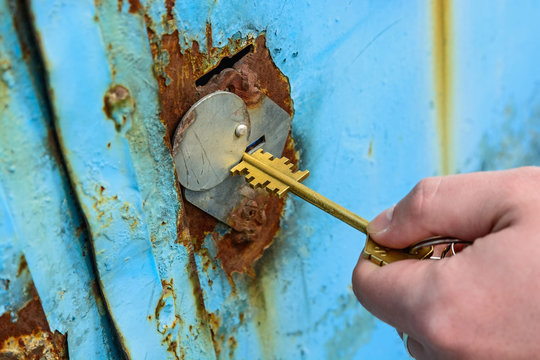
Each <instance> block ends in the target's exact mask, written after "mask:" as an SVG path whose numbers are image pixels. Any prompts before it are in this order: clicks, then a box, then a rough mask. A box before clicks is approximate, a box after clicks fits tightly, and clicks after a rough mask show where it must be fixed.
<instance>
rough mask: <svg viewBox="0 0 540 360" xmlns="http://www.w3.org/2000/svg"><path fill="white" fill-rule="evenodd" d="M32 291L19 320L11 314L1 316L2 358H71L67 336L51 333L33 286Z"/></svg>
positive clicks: (18, 316)
mask: <svg viewBox="0 0 540 360" xmlns="http://www.w3.org/2000/svg"><path fill="white" fill-rule="evenodd" d="M31 291H32V300H30V301H29V302H28V303H27V304H26V305H25V306H24V307H23V308H22V309H20V310H19V311H18V312H17V320H16V321H12V319H11V314H10V313H9V312H8V313H5V314H3V315H2V316H1V317H0V359H35V360H37V359H46V360H49V359H50V360H53V359H54V360H57V359H67V358H68V354H67V339H66V336H65V335H62V334H60V333H59V332H52V331H51V330H50V328H49V324H48V323H47V318H46V317H45V313H44V312H43V308H42V307H41V302H40V300H39V296H38V295H37V292H36V290H35V288H34V287H33V286H32V288H31Z"/></svg>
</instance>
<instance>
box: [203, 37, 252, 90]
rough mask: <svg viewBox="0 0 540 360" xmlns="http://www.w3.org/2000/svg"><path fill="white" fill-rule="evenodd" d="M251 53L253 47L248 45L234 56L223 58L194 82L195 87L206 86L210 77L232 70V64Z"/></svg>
mask: <svg viewBox="0 0 540 360" xmlns="http://www.w3.org/2000/svg"><path fill="white" fill-rule="evenodd" d="M252 52H253V45H248V46H246V47H245V48H243V49H242V50H240V51H239V52H237V53H236V54H234V55H233V56H231V57H224V58H223V59H221V61H220V62H219V64H218V66H216V67H215V68H213V69H212V70H210V71H209V72H207V73H206V74H204V75H203V76H201V77H200V78H198V79H197V80H196V81H195V85H196V86H204V85H206V84H207V83H208V82H209V81H210V79H211V78H212V76H214V75H217V74H219V73H220V72H222V71H223V70H225V69H232V68H233V66H234V64H236V63H237V62H238V61H240V59H242V58H243V57H244V56H246V55H247V54H249V53H252Z"/></svg>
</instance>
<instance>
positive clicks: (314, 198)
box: [230, 149, 433, 266]
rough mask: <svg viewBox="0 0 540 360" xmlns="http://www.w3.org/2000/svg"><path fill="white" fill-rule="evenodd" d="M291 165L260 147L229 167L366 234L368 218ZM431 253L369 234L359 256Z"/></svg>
mask: <svg viewBox="0 0 540 360" xmlns="http://www.w3.org/2000/svg"><path fill="white" fill-rule="evenodd" d="M293 166H294V165H293V164H292V163H291V162H290V161H289V159H287V158H285V157H282V158H276V157H274V156H273V155H272V154H270V153H265V152H263V151H262V149H259V150H257V151H255V152H254V153H253V154H248V153H244V155H243V157H242V161H241V162H240V163H239V164H238V165H236V166H235V167H233V168H232V169H231V170H230V171H231V173H232V174H233V175H245V176H246V181H247V182H248V183H249V185H250V186H251V187H253V188H265V189H266V190H268V191H269V192H271V193H273V194H276V195H277V196H278V197H282V196H283V195H285V194H286V193H287V191H289V190H290V191H291V192H293V193H294V194H296V195H298V196H299V197H301V198H302V199H304V200H306V201H307V202H309V203H311V204H313V205H315V206H317V207H318V208H320V209H322V210H324V211H326V212H327V213H329V214H330V215H332V216H334V217H336V218H338V219H340V220H341V221H344V222H346V223H347V224H349V225H351V226H352V227H354V228H355V229H357V230H360V231H361V232H363V233H364V234H366V235H368V234H367V225H368V223H369V221H367V220H366V219H364V218H362V217H360V216H358V215H356V214H355V213H353V212H351V211H349V210H347V209H345V208H344V207H343V206H340V205H338V204H336V203H335V202H333V201H331V200H329V199H327V198H325V197H324V196H322V195H321V194H319V193H317V192H315V191H313V190H311V189H310V188H308V187H307V186H305V185H303V184H301V183H300V181H302V180H304V179H305V178H306V177H308V175H309V171H307V170H304V171H294V172H293ZM432 253H433V247H432V246H428V247H422V248H420V249H417V250H416V249H415V250H414V251H410V250H409V249H404V250H396V249H390V248H387V247H384V246H380V245H378V244H377V243H375V242H374V241H373V240H371V239H370V237H369V236H368V237H367V241H366V246H365V248H364V250H363V252H362V256H364V257H365V258H367V259H369V260H371V261H372V262H374V263H375V264H377V265H379V266H383V265H386V264H388V263H391V262H393V261H398V260H404V259H425V258H427V257H429V256H430V255H431V254H432Z"/></svg>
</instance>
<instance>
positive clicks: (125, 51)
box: [97, 2, 214, 359]
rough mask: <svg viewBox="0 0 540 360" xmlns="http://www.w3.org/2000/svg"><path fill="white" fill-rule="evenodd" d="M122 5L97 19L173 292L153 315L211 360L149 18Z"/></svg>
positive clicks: (105, 7) (106, 7) (176, 342)
mask: <svg viewBox="0 0 540 360" xmlns="http://www.w3.org/2000/svg"><path fill="white" fill-rule="evenodd" d="M117 7H118V4H117V3H116V2H104V3H102V4H101V5H100V6H98V8H97V14H98V16H99V22H98V23H99V28H100V30H101V34H102V37H103V42H104V44H106V45H107V47H108V50H107V52H106V55H107V61H108V67H109V68H110V72H111V74H112V80H111V81H112V83H113V84H121V85H123V86H125V87H126V88H127V89H128V90H129V92H130V94H131V97H132V99H133V102H134V104H135V109H134V111H133V114H132V117H131V121H132V122H131V128H130V130H129V131H127V132H126V135H125V136H126V139H127V142H128V144H129V151H130V153H131V157H132V161H133V166H134V169H135V176H136V178H137V184H138V186H139V191H140V194H141V198H142V199H143V207H142V209H143V212H144V216H145V220H146V223H147V226H148V232H149V234H150V239H151V242H152V251H153V255H154V258H155V259H156V265H157V268H158V271H159V277H160V279H162V280H163V281H166V282H167V283H168V284H169V285H170V286H171V288H172V292H167V293H165V294H164V296H163V300H164V301H165V304H166V306H164V307H163V310H162V313H161V314H160V315H159V319H155V316H154V319H153V321H152V324H153V325H154V326H155V328H156V329H157V330H158V331H159V332H160V333H163V336H164V337H166V336H168V335H170V336H171V339H170V340H168V343H169V344H171V348H173V349H174V352H175V353H176V354H177V355H178V356H184V357H185V358H186V359H195V358H205V359H210V358H211V357H212V356H213V355H214V348H213V344H212V340H211V335H210V332H209V329H208V327H207V326H206V325H205V324H203V323H202V319H201V314H199V313H198V312H197V305H196V301H198V299H197V298H196V297H195V296H194V295H193V294H194V288H193V287H194V284H193V282H192V281H191V280H190V276H193V274H191V273H192V272H193V269H192V268H191V266H190V263H189V254H188V249H187V248H186V247H185V246H184V245H183V244H182V242H183V241H184V240H185V239H182V238H179V235H178V234H177V225H178V221H180V216H181V214H180V212H181V204H180V199H179V198H178V194H177V191H176V187H175V173H174V171H175V170H174V165H173V160H172V157H171V155H170V152H169V149H168V147H167V145H166V144H165V127H164V126H163V124H162V123H161V121H160V118H159V116H160V107H159V97H158V88H157V82H156V79H155V77H154V72H153V60H152V54H151V52H150V46H149V43H148V38H147V35H146V27H145V24H144V19H143V17H142V14H131V13H129V12H128V10H129V4H128V3H127V2H126V3H125V4H124V6H123V8H122V10H121V11H118V10H117ZM134 73H136V74H137V76H133V74H134ZM117 310H118V311H123V309H122V308H118V309H117ZM176 317H178V320H176V321H175V319H176ZM173 323H174V326H171V325H172V324H173ZM165 324H168V326H167V329H165ZM195 339H196V341H195ZM169 356H172V354H171V355H169Z"/></svg>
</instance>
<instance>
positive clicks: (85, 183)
mask: <svg viewBox="0 0 540 360" xmlns="http://www.w3.org/2000/svg"><path fill="white" fill-rule="evenodd" d="M31 5H32V13H33V16H34V20H35V26H36V29H37V33H38V36H39V39H40V41H41V43H40V45H41V50H42V53H43V57H44V62H45V67H46V70H47V75H48V85H49V88H50V89H51V91H50V93H51V102H52V108H53V110H54V113H55V125H56V130H57V133H58V137H59V139H60V145H61V147H62V151H63V153H64V156H65V160H66V164H67V168H68V170H69V173H70V177H71V181H72V183H73V185H74V188H75V192H76V194H77V198H78V200H79V203H80V205H81V208H82V210H83V213H84V215H85V218H86V221H87V222H88V225H89V230H90V234H91V242H92V246H93V251H94V254H95V259H96V268H97V272H98V278H99V281H100V285H101V289H102V291H103V294H104V297H105V302H106V304H107V308H108V309H109V314H110V316H111V318H112V320H113V322H114V325H115V327H116V329H117V331H118V335H119V336H118V337H119V340H120V342H121V343H122V346H123V349H124V351H125V352H126V353H128V354H129V356H130V357H131V358H134V359H139V358H140V359H145V358H148V357H153V358H162V359H163V358H167V357H172V356H173V354H172V353H170V352H168V347H169V343H168V342H167V340H166V336H167V334H161V333H159V332H158V329H157V325H156V324H155V322H154V321H153V320H151V319H152V318H153V319H154V320H155V316H156V315H155V314H156V307H157V305H158V303H159V301H160V298H161V296H162V292H163V291H164V290H163V287H162V284H161V279H160V277H159V273H158V269H157V265H156V262H155V259H154V255H153V252H152V244H151V241H150V234H149V231H148V225H147V223H146V216H145V213H144V211H143V198H142V194H141V192H140V187H139V184H138V182H137V177H136V170H135V168H134V165H133V161H132V159H133V157H132V155H131V153H130V148H129V143H128V141H127V139H126V133H128V132H129V131H130V129H131V128H132V127H133V122H134V121H135V120H134V118H133V111H134V110H133V109H134V107H135V106H136V104H134V103H132V101H131V99H128V100H127V101H126V102H125V103H123V104H120V105H119V106H118V109H117V110H115V111H118V113H116V114H115V113H113V116H114V115H119V114H124V115H125V116H126V118H125V124H122V125H121V126H118V124H115V122H114V121H113V120H111V119H109V118H107V116H106V114H105V113H104V110H103V107H104V97H105V96H106V94H107V93H108V91H109V89H110V88H111V87H113V85H115V84H114V83H113V78H112V77H111V72H110V68H109V63H108V59H107V56H106V46H107V44H106V43H104V42H103V36H102V34H101V31H100V27H99V18H98V14H97V13H96V9H95V8H94V2H92V1H77V2H69V1H60V0H59V1H52V2H48V3H41V2H35V3H32V4H31ZM66 34H69V36H66ZM154 98H155V97H154ZM124 105H125V106H124ZM130 106H131V108H130ZM120 120H122V119H120ZM149 317H151V318H149Z"/></svg>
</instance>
